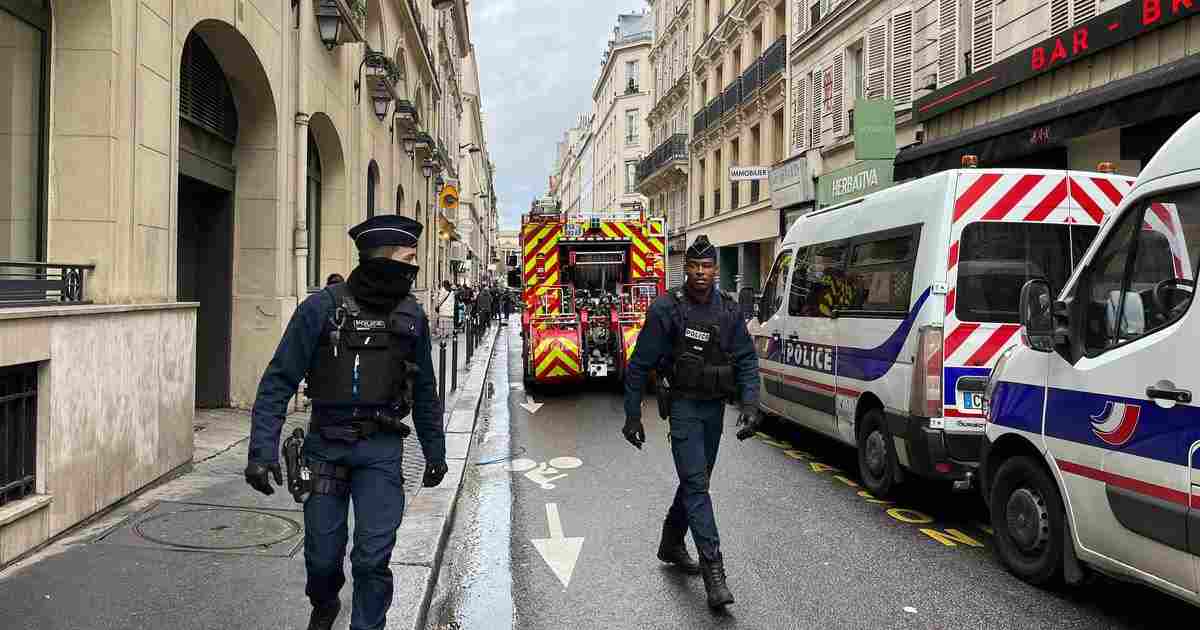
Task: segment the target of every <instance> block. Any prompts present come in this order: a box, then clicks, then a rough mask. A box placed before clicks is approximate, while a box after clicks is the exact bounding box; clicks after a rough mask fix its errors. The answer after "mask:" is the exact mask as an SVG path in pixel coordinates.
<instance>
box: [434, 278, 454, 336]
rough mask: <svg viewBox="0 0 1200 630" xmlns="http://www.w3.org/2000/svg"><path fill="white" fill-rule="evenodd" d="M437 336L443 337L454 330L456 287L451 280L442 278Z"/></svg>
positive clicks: (438, 305)
mask: <svg viewBox="0 0 1200 630" xmlns="http://www.w3.org/2000/svg"><path fill="white" fill-rule="evenodd" d="M437 300H438V301H437V318H438V325H437V330H438V332H437V336H438V337H442V336H444V335H447V334H450V333H451V332H452V331H453V330H454V301H455V296H454V287H453V286H451V284H450V281H449V280H442V287H441V288H440V289H439V290H438V298H437Z"/></svg>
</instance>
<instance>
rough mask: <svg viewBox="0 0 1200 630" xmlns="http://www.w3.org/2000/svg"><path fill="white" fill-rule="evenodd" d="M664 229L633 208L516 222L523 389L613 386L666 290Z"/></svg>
mask: <svg viewBox="0 0 1200 630" xmlns="http://www.w3.org/2000/svg"><path fill="white" fill-rule="evenodd" d="M665 230H666V225H665V222H664V220H663V219H659V218H650V217H647V216H646V213H645V210H644V209H643V208H642V207H641V206H633V207H625V208H621V209H619V210H610V211H590V212H582V213H566V212H563V211H562V210H560V209H559V208H558V206H557V205H556V204H554V203H553V202H535V203H534V204H533V206H532V207H531V209H530V212H529V214H527V215H525V216H522V217H521V236H520V238H521V256H522V260H521V270H522V273H523V274H524V276H523V280H524V282H523V285H524V288H523V300H524V306H525V308H524V311H523V313H522V315H521V326H522V339H523V344H522V352H523V354H522V358H523V359H524V366H525V377H524V380H525V384H526V386H527V387H532V386H538V385H552V384H555V385H571V384H579V383H583V382H585V381H589V380H599V379H612V380H616V381H617V382H620V380H621V378H622V377H623V376H624V373H625V368H626V365H627V364H628V361H629V359H630V357H632V356H633V348H634V344H635V343H636V342H637V336H638V333H639V332H640V331H641V329H642V324H643V323H644V322H645V319H646V311H647V309H649V308H650V304H651V303H652V302H653V301H654V299H655V298H656V297H658V295H659V294H661V293H663V292H664V291H666V288H667V287H666V265H667V261H666V247H665V242H666V241H665Z"/></svg>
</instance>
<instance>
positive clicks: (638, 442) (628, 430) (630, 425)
mask: <svg viewBox="0 0 1200 630" xmlns="http://www.w3.org/2000/svg"><path fill="white" fill-rule="evenodd" d="M621 433H622V434H623V435H624V436H625V439H626V440H629V443H630V444H632V445H634V446H636V447H637V449H638V450H639V451H640V450H642V445H643V444H645V443H646V428H645V427H643V426H642V419H641V418H625V428H623V429H621Z"/></svg>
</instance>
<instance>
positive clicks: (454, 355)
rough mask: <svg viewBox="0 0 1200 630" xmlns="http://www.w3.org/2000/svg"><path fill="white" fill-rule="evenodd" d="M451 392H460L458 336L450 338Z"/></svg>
mask: <svg viewBox="0 0 1200 630" xmlns="http://www.w3.org/2000/svg"><path fill="white" fill-rule="evenodd" d="M450 367H451V368H453V369H451V370H450V391H452V392H453V391H456V390H458V335H454V336H453V337H451V338H450Z"/></svg>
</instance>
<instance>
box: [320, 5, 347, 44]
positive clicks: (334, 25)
mask: <svg viewBox="0 0 1200 630" xmlns="http://www.w3.org/2000/svg"><path fill="white" fill-rule="evenodd" d="M317 30H318V31H319V32H320V33H321V43H322V44H325V49H326V50H333V48H334V46H337V45H338V36H339V32H340V31H341V30H342V15H341V14H340V13H339V12H338V9H337V3H336V2H334V0H321V2H320V3H319V4H318V5H317Z"/></svg>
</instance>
